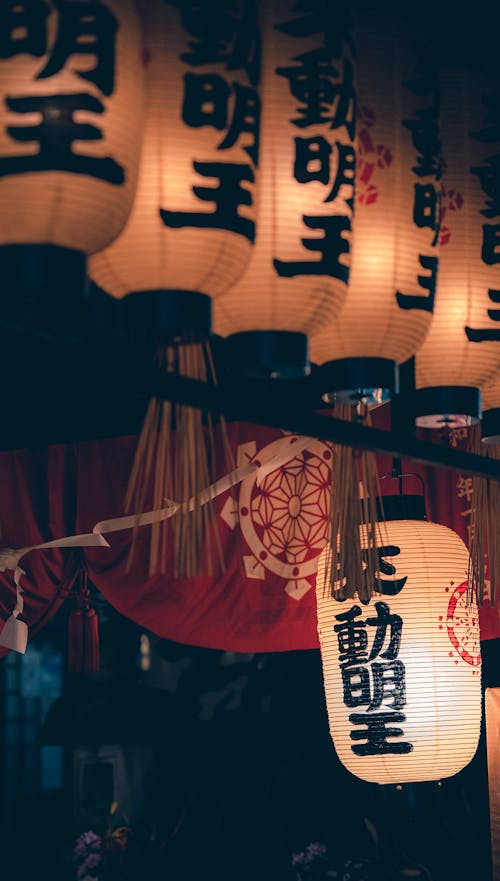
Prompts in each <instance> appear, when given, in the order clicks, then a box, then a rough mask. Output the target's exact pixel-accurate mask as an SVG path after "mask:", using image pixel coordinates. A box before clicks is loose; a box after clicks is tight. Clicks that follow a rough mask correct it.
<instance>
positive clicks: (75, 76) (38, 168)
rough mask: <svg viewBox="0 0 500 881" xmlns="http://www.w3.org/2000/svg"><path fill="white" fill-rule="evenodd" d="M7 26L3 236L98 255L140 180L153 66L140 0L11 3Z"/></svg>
mask: <svg viewBox="0 0 500 881" xmlns="http://www.w3.org/2000/svg"><path fill="white" fill-rule="evenodd" d="M7 5H8V6H10V7H11V11H10V12H9V11H6V12H5V14H4V13H3V12H2V19H1V23H0V28H1V31H2V32H1V33H0V46H1V47H2V48H1V49H0V241H1V242H2V244H21V243H27V244H44V245H50V244H51V245H59V246H61V247H66V248H72V249H75V250H77V251H83V252H84V253H86V254H92V253H94V252H95V251H98V250H99V249H100V248H104V247H105V246H106V245H108V244H109V243H110V242H112V241H113V239H115V238H116V236H117V235H118V234H119V233H120V231H121V230H122V228H123V226H124V224H125V221H126V219H127V217H128V214H129V211H130V208H131V205H132V200H133V198H134V194H135V189H136V185H137V174H138V167H139V154H140V146H141V124H142V106H143V98H144V93H143V83H144V77H143V73H144V68H143V57H142V39H141V27H140V22H139V19H138V16H137V14H136V11H135V5H134V3H132V2H131V0H105V2H104V0H103V2H100V3H90V2H89V3H54V2H52V3H29V4H28V3H19V4H15V3H14V4H12V3H11V4H7Z"/></svg>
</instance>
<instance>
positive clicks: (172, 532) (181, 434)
mask: <svg viewBox="0 0 500 881" xmlns="http://www.w3.org/2000/svg"><path fill="white" fill-rule="evenodd" d="M157 361H158V369H159V370H163V371H166V372H167V373H177V374H180V375H182V376H186V377H189V378H190V379H194V380H199V381H202V382H205V383H210V384H215V383H216V376H215V367H214V363H213V359H212V354H211V349H210V345H209V343H208V342H205V343H203V342H202V343H192V344H191V345H175V344H172V345H170V346H166V347H165V348H164V349H160V350H159V352H158V355H157ZM214 421H215V417H214V414H212V413H211V412H210V411H206V412H205V411H202V410H200V409H197V408H194V407H186V406H183V405H181V404H174V403H171V402H170V401H167V400H163V399H159V398H151V399H150V401H149V405H148V409H147V413H146V417H145V420H144V425H143V428H142V432H141V435H140V438H139V442H138V445H137V448H136V453H135V457H134V463H133V466H132V471H131V474H130V479H129V483H128V488H127V495H126V499H125V507H126V510H128V511H144V510H145V509H146V507H147V501H146V499H147V492H148V490H149V489H150V488H151V487H152V490H153V508H154V509H157V508H161V507H163V505H164V504H165V502H166V500H167V499H172V500H175V501H177V502H180V503H181V504H180V508H179V511H178V512H177V514H176V515H175V516H174V517H172V518H170V519H168V520H166V521H165V522H158V523H153V525H152V527H151V543H150V555H149V574H150V575H156V574H159V573H161V572H165V571H166V570H167V566H168V562H169V559H168V557H169V552H170V554H171V550H172V548H174V549H175V556H174V560H173V574H174V577H180V576H181V575H184V576H186V577H194V576H196V575H199V574H200V568H201V564H202V560H205V566H204V568H203V572H204V574H207V575H209V574H210V575H211V574H213V569H214V563H215V559H216V560H217V562H218V565H219V568H220V570H221V571H222V570H224V568H225V564H224V557H223V552H222V545H221V542H220V537H219V533H218V529H217V522H216V517H215V514H214V511H213V506H212V505H211V504H210V503H208V504H206V505H201V504H199V500H200V494H201V492H202V491H203V490H204V489H205V488H206V487H207V486H208V485H209V484H211V483H213V482H214V480H215V476H214V463H215V457H216V439H215V432H216V426H215V425H214ZM218 429H219V432H220V436H221V440H222V443H223V445H224V453H225V456H226V459H229V460H230V461H231V462H232V455H231V451H230V447H229V441H228V437H227V430H226V424H225V420H224V417H223V416H222V415H220V416H219V426H218ZM232 467H234V466H232ZM191 498H193V499H194V501H195V504H194V507H193V509H192V510H191V509H190V508H188V506H187V504H185V503H186V502H187V500H188V499H191ZM183 503H184V504H183ZM136 536H137V530H134V538H133V541H132V545H131V553H130V556H129V567H130V566H131V565H132V562H133V558H134V552H135V539H136ZM212 541H213V544H214V547H215V552H214V550H213V548H212ZM204 551H205V552H206V553H205V555H204Z"/></svg>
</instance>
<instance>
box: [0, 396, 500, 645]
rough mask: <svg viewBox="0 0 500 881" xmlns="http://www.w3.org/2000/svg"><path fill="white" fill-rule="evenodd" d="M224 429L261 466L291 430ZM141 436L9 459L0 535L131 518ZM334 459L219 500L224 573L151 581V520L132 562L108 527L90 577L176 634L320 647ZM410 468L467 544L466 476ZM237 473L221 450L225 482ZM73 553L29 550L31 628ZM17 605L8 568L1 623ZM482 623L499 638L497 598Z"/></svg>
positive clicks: (316, 460)
mask: <svg viewBox="0 0 500 881" xmlns="http://www.w3.org/2000/svg"><path fill="white" fill-rule="evenodd" d="M385 418H386V416H384V414H383V413H381V414H380V415H379V416H378V417H377V419H378V423H379V426H380V427H382V423H383V421H384V420H385ZM228 431H229V439H230V444H231V447H232V450H233V453H234V457H235V459H236V460H237V461H238V462H239V463H242V462H244V461H247V460H248V459H250V458H255V459H258V460H259V461H260V462H264V461H265V460H266V459H267V458H270V457H271V456H272V455H273V454H274V453H276V452H277V447H278V442H279V440H280V438H282V437H283V433H282V432H280V431H277V430H275V429H271V428H267V427H263V426H257V425H253V424H250V423H232V424H230V425H229V426H228ZM136 442H137V438H135V437H122V438H109V439H104V440H98V441H89V442H85V443H80V444H76V445H73V446H58V447H52V448H49V449H48V450H45V451H32V452H29V451H20V452H12V453H2V454H0V475H1V477H0V480H1V485H2V494H1V497H0V525H1V535H2V537H1V541H0V543H1V544H4V545H8V546H9V547H22V546H25V545H29V544H34V543H37V542H41V541H44V540H49V539H52V538H58V537H61V536H65V535H69V534H73V533H79V532H89V531H91V530H92V528H93V526H94V524H95V523H96V522H97V521H98V520H101V519H108V518H111V517H118V516H121V515H122V514H123V498H124V494H125V488H126V484H127V480H128V475H129V473H130V468H131V464H132V459H133V455H134V451H135V445H136ZM459 443H460V441H459ZM221 448H222V445H221ZM329 455H330V454H329V450H328V447H327V446H326V445H325V444H322V443H321V442H319V441H316V442H314V444H313V445H312V446H311V448H309V449H308V450H307V451H306V452H305V454H304V456H303V457H302V458H301V459H300V461H299V460H295V461H293V462H291V463H290V464H289V465H288V466H285V467H284V468H282V469H281V470H280V471H279V472H276V473H275V474H274V475H271V476H269V477H268V478H266V481H265V482H264V485H263V486H262V487H261V488H258V487H257V485H256V481H255V477H254V476H252V477H250V478H247V479H246V481H244V482H243V483H242V484H240V485H238V486H236V487H235V488H234V489H233V490H232V492H231V493H226V494H225V495H224V496H221V497H220V498H219V499H217V500H216V501H215V503H214V504H215V508H216V516H217V520H218V523H219V527H220V534H221V538H222V544H223V548H224V556H225V562H226V571H225V572H224V574H217V575H215V576H213V577H209V576H206V577H199V578H190V579H174V578H173V577H172V575H169V574H168V573H167V575H165V576H161V577H154V578H150V577H149V576H148V571H147V556H148V550H149V535H150V528H149V527H141V529H140V530H139V532H138V544H137V553H136V555H135V558H134V562H133V565H132V566H131V567H130V568H129V566H128V557H129V547H130V542H131V538H132V533H131V531H123V532H121V533H113V534H110V535H109V536H108V540H109V541H110V544H111V548H109V549H108V548H88V549H85V551H84V556H85V559H86V562H87V566H88V569H89V574H90V578H91V580H92V581H93V583H94V584H95V585H96V587H97V588H98V589H99V591H100V592H101V593H102V594H103V596H104V597H105V598H106V599H107V600H108V601H109V603H110V604H111V605H112V606H114V607H115V608H116V609H117V610H118V611H119V612H121V613H122V614H123V615H125V616H127V617H129V618H130V619H132V620H133V621H135V622H137V623H138V624H140V625H141V626H144V627H145V628H146V629H149V630H151V631H153V632H154V633H157V634H158V635H159V636H162V637H164V638H167V639H171V640H174V641H177V642H181V643H186V644H192V645H199V646H203V647H207V648H217V649H224V650H231V651H236V652H268V651H286V650H293V649H310V648H316V647H317V646H318V637H317V631H316V608H315V596H314V589H313V587H314V577H315V575H314V573H315V566H316V561H317V557H318V555H319V553H320V551H321V548H322V546H323V544H324V540H325V527H326V516H327V510H326V509H327V504H328V482H329V466H330V458H329ZM378 461H379V473H384V472H388V471H390V469H391V465H392V461H391V459H390V458H389V457H384V456H379V457H378ZM402 466H403V471H404V472H412V473H416V474H419V475H421V477H422V478H423V481H424V485H425V494H426V501H427V513H428V517H429V519H430V520H434V521H435V522H438V523H443V524H444V525H447V526H450V527H451V528H452V529H454V530H455V531H456V532H457V533H458V534H459V535H460V536H461V537H462V538H463V539H464V541H465V542H466V543H467V541H468V538H469V536H468V528H469V526H470V507H471V503H470V491H471V481H470V479H469V478H467V477H465V476H463V475H459V474H457V473H455V472H453V471H448V470H444V469H436V468H430V467H424V466H420V465H417V464H416V463H413V462H405V461H404V460H403V462H402ZM227 470H228V469H227V465H226V464H225V462H224V461H223V459H222V456H221V460H220V461H219V462H218V464H217V474H218V476H220V475H222V474H224V473H225V471H227ZM396 490H397V485H396V482H395V481H388V480H387V481H385V482H384V492H385V491H387V492H394V491H396ZM405 491H409V492H420V487H419V485H418V484H417V483H416V482H413V483H409V482H407V483H405ZM174 553H175V549H174V548H172V554H174ZM77 559H78V558H77V557H76V553H75V552H71V551H69V550H65V551H62V552H57V551H50V552H49V551H33V552H32V553H30V554H28V555H27V556H26V557H25V558H23V560H22V561H21V565H22V567H23V569H25V570H26V576H24V578H23V581H22V585H23V588H24V590H25V620H27V622H28V624H29V626H30V633H31V634H33V633H34V632H35V631H36V630H37V629H39V628H40V627H41V626H43V623H44V622H45V621H47V620H49V618H50V616H51V615H53V614H54V613H55V612H56V611H57V609H58V608H59V606H60V604H61V601H62V599H63V596H64V590H65V588H66V587H67V584H68V577H69V575H70V574H71V573H72V572H74V571H75V567H76V565H77ZM14 603H15V587H14V583H13V578H12V573H9V572H7V573H4V574H2V575H0V618H1V619H2V620H4V621H5V620H6V618H7V617H8V615H9V614H10V611H11V610H12V608H13V606H14ZM480 625H481V638H482V639H483V640H484V639H490V638H494V637H498V636H500V626H499V616H498V612H497V611H495V610H493V609H491V608H490V607H489V605H488V603H486V605H485V606H484V607H483V608H482V609H481V610H480Z"/></svg>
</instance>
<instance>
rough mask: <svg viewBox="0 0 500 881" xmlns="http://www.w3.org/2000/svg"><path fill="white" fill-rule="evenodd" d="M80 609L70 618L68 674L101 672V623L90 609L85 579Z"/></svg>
mask: <svg viewBox="0 0 500 881" xmlns="http://www.w3.org/2000/svg"><path fill="white" fill-rule="evenodd" d="M77 603H78V607H77V608H76V609H73V610H72V611H71V612H70V615H69V618H68V658H67V668H68V673H78V674H83V673H98V672H99V621H98V618H97V614H96V611H95V609H92V608H91V607H90V591H89V589H88V587H87V579H86V578H84V580H83V584H82V585H81V587H80V589H79V591H78V594H77Z"/></svg>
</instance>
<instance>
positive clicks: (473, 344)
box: [415, 69, 500, 428]
mask: <svg viewBox="0 0 500 881" xmlns="http://www.w3.org/2000/svg"><path fill="white" fill-rule="evenodd" d="M499 100H500V87H499V85H498V83H495V82H492V81H489V82H488V81H487V80H486V79H485V78H482V77H480V76H479V74H474V73H473V72H471V71H469V70H453V69H445V70H443V72H442V77H441V119H442V143H443V158H444V172H443V193H442V209H441V230H440V237H441V248H440V264H439V274H438V285H437V293H436V306H435V310H434V318H433V322H432V326H431V328H430V331H429V334H428V336H427V338H426V340H425V342H424V344H423V346H422V347H421V349H419V351H418V353H417V357H416V387H417V390H418V391H417V393H416V396H415V401H416V406H415V413H416V415H417V425H421V426H424V427H429V428H433V427H438V426H440V425H443V424H449V425H451V426H459V425H469V424H472V423H474V422H477V420H478V419H479V417H480V415H481V402H480V394H479V388H480V387H482V386H483V385H484V384H485V383H486V382H488V381H489V380H491V379H492V378H493V376H494V375H495V374H496V373H498V370H499V368H500V324H499V321H500V310H499V309H498V308H495V306H494V304H495V303H498V299H499V293H498V291H499V289H500V235H499V230H500V225H499V218H500V206H499V204H498V199H497V198H495V186H496V184H495V179H496V178H495V175H496V174H497V168H498V162H499V161H500V153H499V151H500V130H499V127H498V116H497V115H496V108H497V107H498V102H499Z"/></svg>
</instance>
